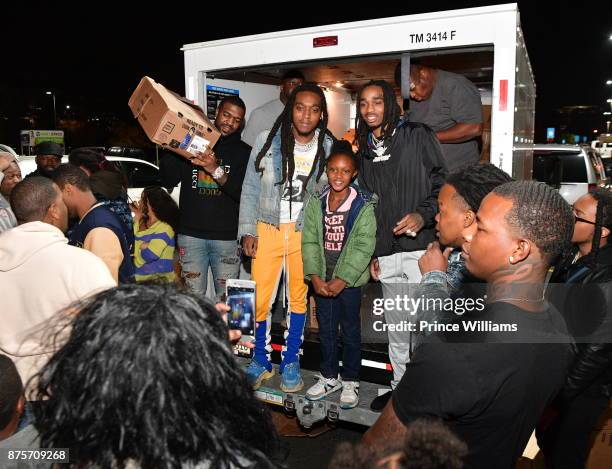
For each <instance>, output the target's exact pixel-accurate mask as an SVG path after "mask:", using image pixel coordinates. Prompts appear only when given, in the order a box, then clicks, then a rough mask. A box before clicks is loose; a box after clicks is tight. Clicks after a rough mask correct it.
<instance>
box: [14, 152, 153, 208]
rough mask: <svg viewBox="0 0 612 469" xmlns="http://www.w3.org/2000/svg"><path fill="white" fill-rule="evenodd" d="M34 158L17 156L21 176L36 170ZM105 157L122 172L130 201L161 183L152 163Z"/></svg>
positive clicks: (65, 161) (137, 198)
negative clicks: (144, 190)
mask: <svg viewBox="0 0 612 469" xmlns="http://www.w3.org/2000/svg"><path fill="white" fill-rule="evenodd" d="M34 159H35V157H34V156H18V157H17V161H18V162H19V167H20V168H21V175H22V176H23V177H26V176H27V175H28V174H30V173H31V172H34V171H35V170H36V162H35V161H34ZM107 159H108V160H109V161H112V162H113V163H115V164H116V165H117V166H119V167H120V169H121V171H122V172H123V173H124V175H125V177H126V179H127V182H128V197H129V198H130V200H132V201H136V200H139V199H140V194H141V193H142V190H143V189H144V188H145V187H147V186H160V185H161V178H160V176H159V168H158V167H157V166H155V165H154V164H153V163H149V162H148V161H145V160H139V159H136V158H124V157H120V156H107ZM62 163H68V156H64V157H63V158H62Z"/></svg>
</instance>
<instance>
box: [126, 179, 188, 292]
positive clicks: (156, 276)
mask: <svg viewBox="0 0 612 469" xmlns="http://www.w3.org/2000/svg"><path fill="white" fill-rule="evenodd" d="M132 209H133V210H134V213H135V216H134V236H135V237H136V246H135V249H134V266H135V267H136V281H137V282H144V281H151V280H155V281H158V282H164V283H170V282H174V281H175V279H176V277H175V274H174V248H175V246H176V243H175V232H176V228H177V226H178V221H179V208H178V206H177V205H176V202H175V201H174V200H172V197H170V195H169V194H168V193H167V192H166V191H165V190H164V189H163V188H161V187H159V186H153V187H147V188H145V189H144V190H143V191H142V195H141V198H140V202H139V203H138V204H137V205H136V204H133V205H132Z"/></svg>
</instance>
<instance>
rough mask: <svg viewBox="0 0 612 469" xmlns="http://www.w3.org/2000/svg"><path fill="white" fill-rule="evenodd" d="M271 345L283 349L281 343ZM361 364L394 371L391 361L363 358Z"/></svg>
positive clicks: (276, 350)
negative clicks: (384, 361)
mask: <svg viewBox="0 0 612 469" xmlns="http://www.w3.org/2000/svg"><path fill="white" fill-rule="evenodd" d="M271 345H272V350H274V351H275V352H281V351H282V350H283V346H282V345H279V344H271ZM361 366H367V367H368V368H377V369H379V370H387V371H393V368H391V364H390V363H383V362H375V361H372V360H361Z"/></svg>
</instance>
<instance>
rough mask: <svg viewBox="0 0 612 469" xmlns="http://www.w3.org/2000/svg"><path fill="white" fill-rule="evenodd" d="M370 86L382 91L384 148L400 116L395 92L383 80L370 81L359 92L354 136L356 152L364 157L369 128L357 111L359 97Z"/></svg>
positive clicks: (366, 152)
mask: <svg viewBox="0 0 612 469" xmlns="http://www.w3.org/2000/svg"><path fill="white" fill-rule="evenodd" d="M370 86H378V87H379V88H381V89H382V91H383V99H384V105H385V112H384V115H383V122H382V126H381V127H382V131H383V133H382V138H383V140H384V141H385V146H387V145H388V144H389V141H390V139H391V136H392V135H393V131H394V130H395V128H396V127H397V123H398V122H399V120H400V117H401V115H402V111H401V109H400V107H399V105H398V104H397V100H396V98H395V91H393V88H392V87H391V85H390V84H389V83H387V82H386V81H384V80H371V81H369V82H368V83H366V84H365V85H364V86H363V88H361V90H359V94H358V95H357V115H356V116H355V122H356V124H355V135H356V140H357V143H358V145H359V150H358V152H359V153H361V154H362V155H364V156H367V155H368V138H369V135H370V132H371V131H370V127H369V126H368V124H367V122H366V121H365V120H364V118H363V117H362V116H361V111H360V109H359V101H360V100H361V95H362V94H363V91H364V90H365V89H366V88H369V87H370Z"/></svg>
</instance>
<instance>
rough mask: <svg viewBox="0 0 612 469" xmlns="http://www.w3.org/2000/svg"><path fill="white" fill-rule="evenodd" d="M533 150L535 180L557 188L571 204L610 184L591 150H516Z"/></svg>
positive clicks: (519, 148) (545, 146) (526, 147)
mask: <svg viewBox="0 0 612 469" xmlns="http://www.w3.org/2000/svg"><path fill="white" fill-rule="evenodd" d="M531 149H533V173H532V177H533V179H535V180H537V181H542V182H545V183H547V184H549V185H550V186H552V187H554V188H556V189H558V190H559V193H560V194H561V195H562V196H563V198H564V199H565V200H566V201H567V202H568V203H570V204H573V203H574V202H575V201H576V200H577V199H578V198H580V197H581V196H582V195H584V194H586V193H587V192H588V191H589V190H591V189H593V188H595V187H597V186H598V185H603V184H605V183H606V181H607V177H606V172H605V169H604V166H603V163H602V162H601V158H600V157H599V155H598V154H597V152H596V151H595V150H593V149H592V148H590V147H587V146H585V147H581V146H578V145H557V144H534V145H524V146H522V145H521V146H517V147H515V151H529V150H531Z"/></svg>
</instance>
